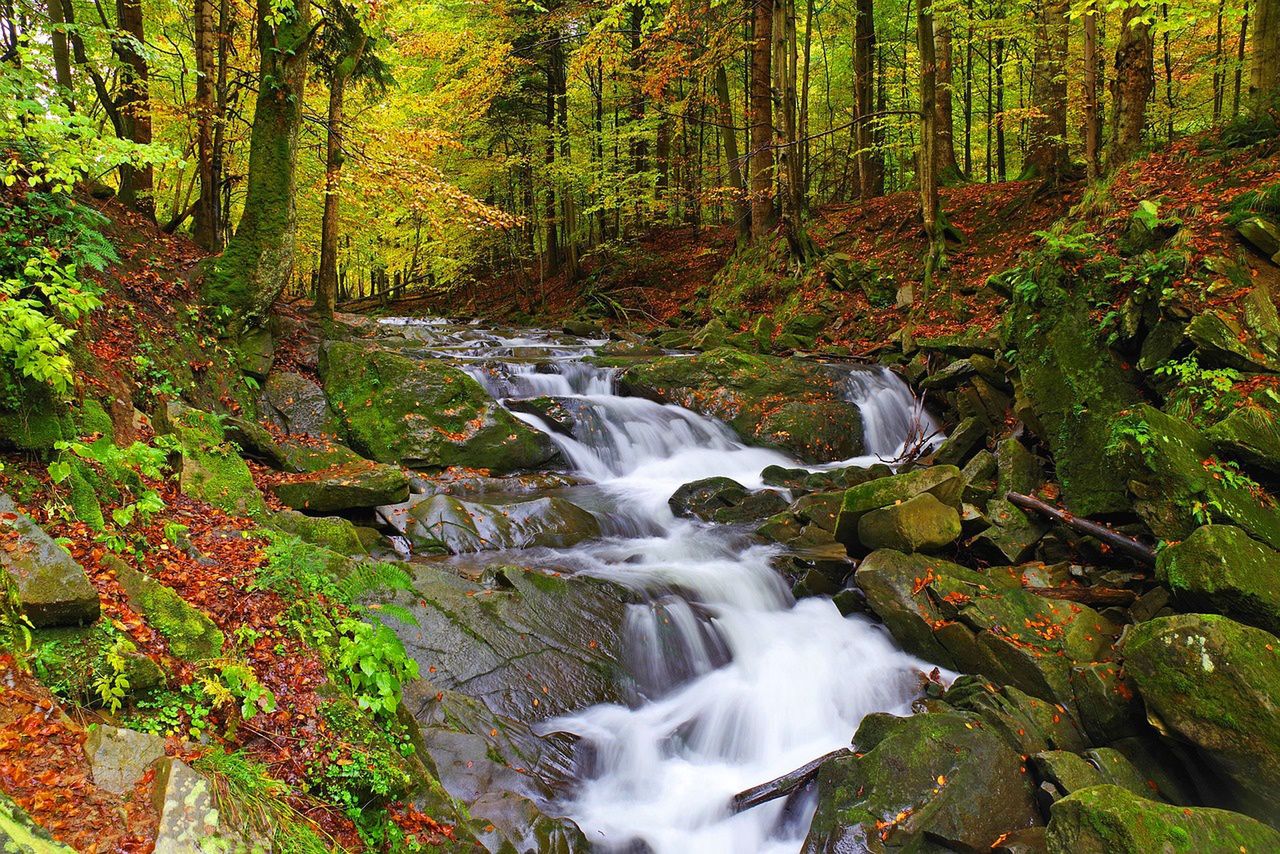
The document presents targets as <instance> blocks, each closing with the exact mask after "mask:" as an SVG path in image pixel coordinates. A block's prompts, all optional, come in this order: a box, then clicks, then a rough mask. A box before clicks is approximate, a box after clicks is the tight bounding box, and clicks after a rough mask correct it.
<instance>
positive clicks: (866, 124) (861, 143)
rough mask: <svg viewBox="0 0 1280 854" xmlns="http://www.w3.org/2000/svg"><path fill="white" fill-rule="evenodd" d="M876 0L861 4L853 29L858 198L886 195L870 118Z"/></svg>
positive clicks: (867, 0) (872, 105) (873, 98)
mask: <svg viewBox="0 0 1280 854" xmlns="http://www.w3.org/2000/svg"><path fill="white" fill-rule="evenodd" d="M874 13H875V9H874V0H858V7H857V12H856V16H855V20H854V26H853V92H854V97H853V107H854V116H853V118H854V121H855V122H857V124H856V125H854V128H855V131H854V138H855V141H856V143H857V146H858V151H857V154H856V155H855V156H856V157H857V161H858V198H860V199H864V200H865V199H870V198H874V197H876V196H882V195H884V160H883V159H882V157H881V154H880V150H879V149H878V148H877V147H876V144H875V128H874V126H873V124H872V120H871V118H870V116H871V114H872V113H873V112H875V89H876V86H875V76H876V74H875V56H876V29H875V14H874Z"/></svg>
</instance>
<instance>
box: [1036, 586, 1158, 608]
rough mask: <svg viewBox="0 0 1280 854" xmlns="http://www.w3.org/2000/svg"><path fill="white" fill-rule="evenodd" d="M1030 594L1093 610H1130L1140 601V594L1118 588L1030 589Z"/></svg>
mask: <svg viewBox="0 0 1280 854" xmlns="http://www.w3.org/2000/svg"><path fill="white" fill-rule="evenodd" d="M1027 592H1028V593H1034V594H1036V595H1037V596H1043V597H1044V598H1046V599H1063V600H1066V601H1069V602H1076V603H1078V604H1080V605H1088V606H1089V607H1091V608H1107V607H1110V606H1112V605H1118V606H1120V607H1121V608H1128V607H1129V606H1130V605H1132V604H1133V603H1134V602H1136V601H1137V600H1138V594H1137V593H1134V592H1133V591H1132V590H1121V589H1119V588H1117V587H1080V586H1077V585H1071V586H1067V587H1028V588H1027Z"/></svg>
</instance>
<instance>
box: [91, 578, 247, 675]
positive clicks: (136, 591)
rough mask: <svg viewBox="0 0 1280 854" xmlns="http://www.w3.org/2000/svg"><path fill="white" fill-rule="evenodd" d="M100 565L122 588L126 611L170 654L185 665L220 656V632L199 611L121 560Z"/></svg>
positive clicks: (170, 590)
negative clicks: (157, 637)
mask: <svg viewBox="0 0 1280 854" xmlns="http://www.w3.org/2000/svg"><path fill="white" fill-rule="evenodd" d="M102 562H103V565H104V566H108V567H109V568H110V569H111V571H112V572H114V573H115V576H116V580H117V581H119V582H120V586H121V587H122V588H124V592H125V596H126V597H127V598H128V600H129V607H130V608H132V609H133V610H135V611H137V612H138V613H139V614H142V616H143V617H145V618H146V620H147V624H148V625H149V626H151V628H153V629H155V630H156V631H157V632H159V633H160V634H161V635H162V636H163V637H164V638H165V640H167V641H168V642H169V651H170V652H172V653H173V654H174V655H175V656H177V657H178V658H181V659H184V660H186V661H201V660H203V659H206V658H216V657H217V656H219V655H221V654H222V644H223V636H222V632H221V631H220V630H219V629H218V627H217V626H216V625H214V623H213V621H212V620H210V619H209V617H208V616H207V615H205V614H204V613H203V612H201V611H200V610H199V609H198V608H196V607H194V606H193V605H190V604H188V603H187V602H186V601H184V600H183V598H182V597H181V596H179V595H178V594H177V593H175V592H174V591H173V589H172V588H169V587H166V586H165V585H163V584H161V583H160V582H159V581H156V580H155V579H154V578H151V577H150V576H148V575H143V574H142V573H141V572H138V570H136V569H134V568H133V567H131V566H129V564H127V563H125V562H124V561H123V560H120V559H119V558H117V557H115V556H114V555H108V556H106V557H104V558H103V561H102Z"/></svg>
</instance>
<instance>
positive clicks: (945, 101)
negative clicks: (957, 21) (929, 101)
mask: <svg viewBox="0 0 1280 854" xmlns="http://www.w3.org/2000/svg"><path fill="white" fill-rule="evenodd" d="M925 2H931V0H925ZM936 48H937V60H938V71H937V105H938V122H937V126H938V145H937V157H938V180H939V181H940V182H941V183H943V184H954V183H957V182H959V181H961V180H963V179H964V173H962V172H961V171H960V164H959V163H958V162H957V161H956V142H955V116H954V111H953V109H952V87H953V82H954V76H955V74H954V70H953V63H952V58H951V54H952V45H951V22H950V20H948V19H943V21H942V22H941V26H939V27H938V30H937V33H936Z"/></svg>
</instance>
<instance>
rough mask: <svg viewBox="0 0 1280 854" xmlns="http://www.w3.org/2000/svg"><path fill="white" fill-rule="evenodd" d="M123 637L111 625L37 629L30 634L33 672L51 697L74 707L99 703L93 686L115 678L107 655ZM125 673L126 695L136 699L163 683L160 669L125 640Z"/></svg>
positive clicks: (99, 622)
mask: <svg viewBox="0 0 1280 854" xmlns="http://www.w3.org/2000/svg"><path fill="white" fill-rule="evenodd" d="M121 637H122V635H121V634H120V633H119V632H118V631H117V630H116V629H115V628H114V627H113V626H111V624H110V623H106V622H103V621H101V620H100V621H98V622H97V623H94V624H93V625H92V626H89V627H87V628H63V629H36V630H35V631H33V632H32V637H31V649H32V652H33V653H34V655H33V657H32V669H33V670H34V671H35V674H36V676H37V677H39V679H40V682H41V683H42V684H43V685H45V687H47V688H48V689H49V690H51V691H53V693H54V694H56V695H58V696H59V697H61V698H62V699H64V700H66V701H68V702H71V703H73V704H75V705H80V706H89V705H94V704H96V703H97V702H99V697H98V694H97V689H96V687H95V685H96V683H98V682H99V681H100V680H102V679H105V678H108V677H110V676H112V675H113V674H114V670H113V668H112V667H111V665H110V664H109V663H108V662H107V652H108V650H110V649H111V648H112V647H113V646H114V645H115V644H116V643H117V642H118V641H119V640H120V638H121ZM123 651H124V659H125V671H124V675H125V676H126V677H127V678H128V680H129V693H130V694H131V695H134V696H137V695H140V694H143V693H145V692H148V691H151V690H153V689H155V688H158V687H159V686H160V685H162V684H163V682H164V674H163V673H162V672H161V670H160V668H159V666H158V665H157V664H156V663H155V662H154V661H152V660H151V659H150V658H148V657H147V656H145V655H143V654H142V653H140V652H138V651H137V647H135V646H134V645H133V643H132V642H130V641H128V640H127V639H126V641H125V643H124V650H123Z"/></svg>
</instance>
